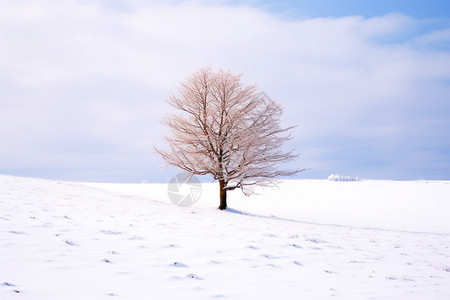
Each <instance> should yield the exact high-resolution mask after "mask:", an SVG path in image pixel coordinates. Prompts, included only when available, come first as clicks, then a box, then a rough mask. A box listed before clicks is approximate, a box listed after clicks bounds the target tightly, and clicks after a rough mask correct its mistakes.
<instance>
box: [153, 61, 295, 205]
mask: <svg viewBox="0 0 450 300" xmlns="http://www.w3.org/2000/svg"><path fill="white" fill-rule="evenodd" d="M240 79H241V75H240V74H239V75H235V74H232V73H230V72H224V71H219V72H217V73H214V72H212V71H211V70H210V69H209V68H206V69H200V70H199V71H198V72H196V73H194V74H193V75H192V76H191V77H190V78H189V79H188V80H186V81H185V82H183V83H181V84H180V87H179V88H178V92H179V93H178V95H172V96H170V98H169V100H168V102H169V104H170V105H172V106H173V107H175V108H176V109H178V110H179V112H180V114H177V115H175V114H173V115H170V116H169V117H167V119H166V120H165V121H164V123H165V124H167V125H168V126H169V127H170V129H171V132H172V136H170V137H166V139H167V141H168V143H169V145H170V150H160V149H156V151H157V152H158V153H159V154H161V156H162V157H163V159H164V160H165V161H166V163H168V164H169V165H173V166H176V167H178V168H180V169H182V170H184V171H186V172H189V173H191V174H195V175H206V174H210V175H212V176H213V177H214V179H215V180H218V181H219V189H220V206H219V209H226V208H227V191H231V190H234V189H236V188H240V189H242V191H243V192H244V194H246V195H250V194H252V193H253V191H254V187H255V186H258V185H259V186H261V185H263V186H268V185H274V184H276V182H274V181H273V179H274V178H277V177H280V176H289V175H292V174H295V173H297V172H300V171H302V170H301V169H296V170H279V169H277V168H276V166H277V164H278V163H282V162H286V161H289V160H292V159H293V158H295V157H296V155H295V154H293V152H292V151H289V152H283V151H282V150H281V146H282V144H283V143H284V142H285V141H286V140H288V139H290V135H289V134H288V131H289V130H291V129H292V128H293V127H288V128H282V127H281V125H280V117H281V114H282V108H281V107H280V106H279V105H278V104H276V103H275V102H274V101H272V100H271V99H269V98H268V97H267V96H266V95H265V94H264V93H260V92H258V90H257V89H256V87H255V86H254V85H253V86H244V85H243V84H242V83H241V81H240Z"/></svg>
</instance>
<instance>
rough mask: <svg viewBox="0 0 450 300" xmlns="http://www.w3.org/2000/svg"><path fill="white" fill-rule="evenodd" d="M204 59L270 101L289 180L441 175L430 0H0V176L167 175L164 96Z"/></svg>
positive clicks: (449, 87) (449, 39) (438, 81)
mask: <svg viewBox="0 0 450 300" xmlns="http://www.w3.org/2000/svg"><path fill="white" fill-rule="evenodd" d="M204 66H211V67H212V68H213V69H214V70H218V69H225V70H230V71H232V72H235V73H243V74H244V75H243V76H244V77H243V80H244V82H245V83H248V84H252V83H257V84H258V86H259V88H260V89H261V90H263V91H264V92H265V93H266V94H268V95H269V96H270V97H271V98H273V99H275V100H277V101H278V102H279V103H281V104H282V106H283V107H284V109H285V113H284V116H283V123H284V125H293V124H295V125H298V127H297V128H296V129H295V130H294V131H293V132H292V134H293V139H292V140H291V141H290V142H289V144H288V145H287V146H288V147H289V148H294V149H296V151H297V152H298V153H300V154H301V156H300V158H299V159H298V160H297V161H296V162H294V163H292V164H291V166H294V167H305V168H310V169H311V170H310V171H306V172H303V173H301V174H299V175H298V176H296V177H297V178H326V177H327V176H328V175H329V174H330V173H332V172H333V173H334V172H339V173H340V174H343V175H350V176H359V177H362V178H375V179H383V178H384V179H397V180H413V179H447V180H450V2H449V1H445V0H443V1H433V0H430V1H413V0H409V1H406V0H405V1H397V0H390V1H384V0H380V1H370V4H369V3H368V1H349V0H322V1H312V0H311V1H306V0H303V1H287V0H285V1H275V0H273V1H269V0H260V1H258V0H254V1H251V0H249V1H238V0H233V1H226V0H224V1H216V2H214V1H143V0H142V1H139V0H129V1H127V0H111V1H107V0H103V1H102V0H98V1H96V0H78V1H75V0H67V1H66V0H63V1H61V0H42V1H32V0H30V1H26V0H23V1H22V0H21V1H17V0H2V1H1V2H0V122H1V123H0V124H1V126H0V174H10V175H19V176H36V177H43V178H52V179H61V180H82V181H105V182H141V181H143V180H146V181H149V182H156V181H157V182H163V181H167V180H169V179H170V177H172V176H173V175H174V174H176V172H177V170H176V169H173V168H165V169H163V168H161V166H162V165H163V161H162V160H161V158H160V157H159V156H158V155H157V154H156V153H155V152H154V150H153V146H154V145H157V146H163V145H164V144H163V140H162V137H163V136H164V134H165V133H166V132H167V130H166V128H164V126H163V125H162V124H161V123H160V121H161V120H162V119H163V118H164V116H165V115H166V114H167V113H168V112H170V111H172V109H171V107H169V106H168V105H167V103H166V102H165V100H166V99H167V97H168V96H169V95H170V94H171V93H172V92H175V91H176V86H177V84H178V83H179V82H180V81H183V80H184V79H186V77H187V76H189V75H190V74H191V73H193V72H194V71H196V70H197V69H198V68H200V67H204Z"/></svg>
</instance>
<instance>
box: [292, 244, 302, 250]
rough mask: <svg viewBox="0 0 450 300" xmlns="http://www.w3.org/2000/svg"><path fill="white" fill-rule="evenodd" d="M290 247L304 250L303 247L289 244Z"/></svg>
mask: <svg viewBox="0 0 450 300" xmlns="http://www.w3.org/2000/svg"><path fill="white" fill-rule="evenodd" d="M289 246H291V247H294V248H297V249H303V247H302V246H300V245H297V244H289Z"/></svg>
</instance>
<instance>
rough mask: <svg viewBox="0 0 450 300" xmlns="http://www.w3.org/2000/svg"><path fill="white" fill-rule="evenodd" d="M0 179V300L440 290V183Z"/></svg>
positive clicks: (447, 189)
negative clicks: (229, 185)
mask: <svg viewBox="0 0 450 300" xmlns="http://www.w3.org/2000/svg"><path fill="white" fill-rule="evenodd" d="M166 189H167V185H165V184H101V183H98V184H93V183H71V182H58V181H49V180H42V179H33V178H20V177H12V176H4V175H1V176H0V299H180V298H184V299H210V298H214V299H215V298H228V299H321V298H329V297H333V298H341V299H361V298H363V299H364V298H369V299H450V221H449V218H448V214H449V212H450V182H446V181H414V182H411V181H410V182H395V181H370V180H369V181H360V182H329V181H327V180H288V181H284V182H282V184H281V185H280V188H279V189H272V190H270V189H268V190H260V192H261V195H258V196H254V197H250V198H248V197H245V196H242V195H241V194H240V192H239V191H233V192H231V193H229V206H230V207H232V209H230V210H228V211H219V210H217V209H216V208H215V207H216V206H217V205H218V195H217V193H218V191H217V189H218V187H217V185H216V184H212V183H208V184H203V193H202V197H201V199H200V201H199V202H198V203H196V205H195V206H192V207H188V208H183V207H178V206H175V205H173V204H172V203H170V201H169V200H168V197H167V193H166Z"/></svg>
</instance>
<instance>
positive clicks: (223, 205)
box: [218, 180, 227, 210]
mask: <svg viewBox="0 0 450 300" xmlns="http://www.w3.org/2000/svg"><path fill="white" fill-rule="evenodd" d="M219 188H220V205H219V207H218V208H219V209H221V210H224V209H227V191H226V190H225V189H224V188H225V182H224V181H223V180H219Z"/></svg>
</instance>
